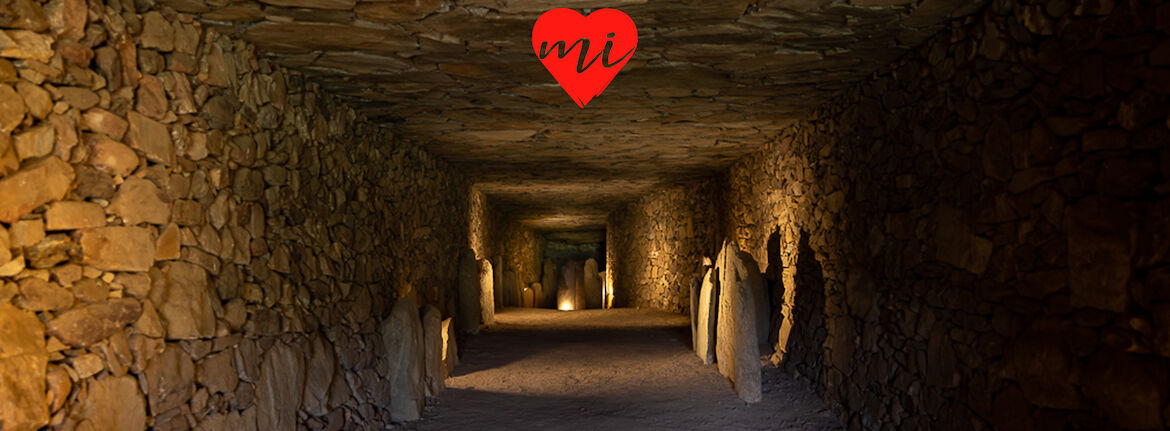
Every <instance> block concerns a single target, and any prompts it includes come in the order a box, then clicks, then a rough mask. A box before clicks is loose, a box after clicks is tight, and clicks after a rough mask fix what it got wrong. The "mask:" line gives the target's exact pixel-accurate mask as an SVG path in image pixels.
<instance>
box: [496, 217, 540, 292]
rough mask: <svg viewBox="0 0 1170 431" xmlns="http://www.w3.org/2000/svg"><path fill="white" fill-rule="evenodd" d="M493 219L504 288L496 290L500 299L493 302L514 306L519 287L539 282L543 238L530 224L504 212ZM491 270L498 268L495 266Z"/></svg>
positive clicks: (497, 269)
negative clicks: (501, 300) (500, 258)
mask: <svg viewBox="0 0 1170 431" xmlns="http://www.w3.org/2000/svg"><path fill="white" fill-rule="evenodd" d="M494 223H495V224H494V227H495V228H496V230H495V232H496V233H497V236H496V244H497V245H498V247H499V253H500V254H499V256H501V257H502V258H503V260H502V266H503V269H502V271H503V272H504V274H503V276H502V279H503V280H504V282H503V287H504V291H502V292H499V293H498V294H499V295H500V296H501V297H502V298H503V302H502V303H499V304H496V305H497V306H504V307H518V306H520V295H521V293H522V292H521V289H523V288H524V287H527V286H529V285H530V284H531V283H539V282H540V276H541V271H542V270H543V268H542V264H543V261H542V260H541V259H542V257H543V256H544V238H543V237H542V236H541V235H540V234H539V233H538V232H537V231H536V230H534V229H532V228H531V227H528V226H525V225H524V224H523V223H521V222H519V221H516V220H513V219H510V218H508V215H507V214H503V213H499V214H496V217H495V221H494ZM492 270H493V271H501V269H499V268H492ZM509 274H510V275H509Z"/></svg>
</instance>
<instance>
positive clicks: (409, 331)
mask: <svg viewBox="0 0 1170 431" xmlns="http://www.w3.org/2000/svg"><path fill="white" fill-rule="evenodd" d="M381 332H382V344H383V346H384V348H385V349H386V352H385V353H384V354H383V355H382V358H381V362H382V363H383V364H384V365H382V366H380V367H379V372H380V373H381V374H382V375H383V376H384V377H385V378H387V379H388V380H389V382H388V384H389V386H390V390H389V396H390V401H389V409H390V417H391V418H392V419H393V420H394V421H395V422H406V421H412V420H416V419H418V418H419V417H421V415H422V409H423V404H425V403H426V390H425V381H424V378H425V377H426V369H425V363H426V362H425V361H426V356H425V353H424V351H423V349H424V345H423V328H422V322H421V321H420V320H419V315H418V304H417V300H416V299H415V297H414V295H413V294H411V295H408V296H406V297H405V298H402V299H399V300H398V301H397V302H395V303H394V308H393V309H391V310H390V317H388V318H387V319H386V320H385V321H383V322H382V324H381Z"/></svg>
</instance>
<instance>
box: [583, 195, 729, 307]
mask: <svg viewBox="0 0 1170 431" xmlns="http://www.w3.org/2000/svg"><path fill="white" fill-rule="evenodd" d="M715 193H716V187H715V183H714V182H713V181H701V182H694V183H687V184H681V185H671V186H665V187H661V188H659V189H657V190H655V191H653V192H651V193H649V194H647V195H645V196H643V197H641V198H639V199H638V200H637V201H634V202H631V203H628V204H625V205H623V206H622V207H621V208H619V209H617V210H615V211H614V212H613V213H611V214H610V215H609V219H608V223H607V227H606V246H607V247H608V248H609V250H607V251H606V253H607V256H608V257H607V259H606V262H607V270H608V271H612V274H607V277H612V278H611V279H612V280H613V286H614V287H613V290H614V293H613V294H614V306H615V307H647V308H655V309H659V310H667V311H676V312H683V313H686V312H689V310H690V288H691V283H693V282H695V281H697V280H699V279H700V278H701V277H702V275H703V257H704V256H706V257H710V258H712V259H714V257H715V252H716V251H717V250H718V247H719V239H718V237H717V229H718V223H717V222H716V221H715V216H716V206H715V203H716V202H717V199H715V197H714V195H715Z"/></svg>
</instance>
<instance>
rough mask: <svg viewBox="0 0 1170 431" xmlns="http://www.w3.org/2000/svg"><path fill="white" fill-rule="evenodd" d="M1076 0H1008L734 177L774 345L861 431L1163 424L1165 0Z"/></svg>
mask: <svg viewBox="0 0 1170 431" xmlns="http://www.w3.org/2000/svg"><path fill="white" fill-rule="evenodd" d="M1075 3H1077V5H1076V6H1075V8H1074V7H1068V8H1053V7H1048V8H1045V7H1044V6H1043V5H1026V4H1020V3H1017V2H995V3H993V4H992V5H991V6H990V7H989V8H988V9H987V10H986V11H984V12H983V13H981V14H979V15H977V16H974V17H972V18H970V19H966V20H963V21H962V22H956V23H953V25H952V26H950V27H949V28H948V29H946V30H944V31H943V32H942V33H941V34H939V35H937V36H936V37H934V38H932V39H931V40H929V41H928V42H927V43H926V44H925V45H924V46H922V47H921V48H920V49H918V50H916V51H914V52H912V53H911V54H910V55H908V56H907V57H906V58H904V59H902V60H900V61H898V62H895V63H894V64H892V65H890V67H888V68H886V69H884V70H883V71H882V72H881V73H879V74H877V75H876V76H874V77H873V78H872V79H870V80H868V81H867V82H865V83H863V84H861V85H859V86H856V87H855V88H852V89H849V90H847V91H844V92H843V93H842V94H841V95H840V96H838V97H836V98H834V99H833V100H832V101H831V102H829V103H828V104H826V105H825V106H824V107H823V108H822V109H820V110H818V111H817V112H816V113H815V114H813V115H812V116H811V117H810V119H808V120H806V121H802V122H799V123H797V124H795V125H793V126H791V127H790V128H788V129H786V130H785V131H784V132H783V133H781V134H780V135H779V136H777V137H776V138H775V139H774V140H773V141H772V142H770V143H769V144H768V145H767V147H766V148H765V149H764V150H763V151H761V152H759V153H757V154H755V155H752V156H748V157H745V158H743V159H741V160H740V161H739V162H738V163H736V164H735V166H733V167H732V168H731V169H730V170H729V171H728V172H727V174H726V175H725V178H724V180H723V182H724V183H725V185H726V191H725V194H724V196H725V200H724V201H723V203H722V204H721V207H722V208H723V212H724V215H723V217H722V219H723V220H724V225H723V227H722V230H723V231H725V232H728V233H729V234H730V235H732V237H733V238H734V239H735V240H736V241H737V242H738V243H739V245H740V247H741V248H742V249H744V250H748V251H749V252H751V253H752V254H753V255H754V256H755V257H756V259H758V260H760V261H761V265H764V266H770V265H776V262H768V263H765V262H767V259H769V258H772V259H774V257H773V254H778V256H779V258H780V259H781V260H782V262H779V264H780V266H781V268H779V269H780V272H781V273H783V274H785V275H784V276H782V277H781V278H782V280H783V287H784V289H786V290H787V292H786V296H785V298H786V299H787V300H788V301H790V303H791V304H793V308H794V309H793V310H792V311H789V312H790V313H791V315H793V316H794V317H795V318H794V319H792V320H791V323H792V325H794V326H792V327H791V328H790V329H789V331H788V334H784V331H783V330H782V331H781V336H780V337H779V338H781V340H780V345H779V346H778V347H779V350H780V351H781V352H782V353H780V354H778V355H777V356H776V357H775V359H776V360H778V361H781V362H782V363H783V365H784V366H785V368H786V369H789V370H792V371H793V372H795V373H796V374H798V375H800V376H802V377H804V378H806V379H809V380H810V381H811V382H813V383H814V384H815V386H816V387H817V389H818V390H820V391H823V394H824V397H825V399H826V400H827V401H828V402H829V404H830V407H831V408H832V409H833V410H834V411H835V412H836V413H837V415H838V416H839V417H841V418H842V420H843V421H844V422H845V423H846V425H847V426H848V427H849V428H850V429H881V428H885V427H895V428H905V429H925V428H934V429H951V430H965V429H985V428H986V427H989V426H994V427H995V428H996V429H1004V430H1008V429H1011V430H1017V429H1018V430H1027V429H1034V427H1039V426H1041V425H1044V426H1046V427H1050V428H1065V427H1070V428H1079V429H1100V428H1108V427H1113V426H1116V427H1120V428H1125V429H1145V428H1162V427H1165V426H1168V425H1170V422H1168V421H1170V414H1167V413H1168V412H1170V409H1167V406H1168V402H1170V400H1168V398H1167V388H1168V387H1170V384H1168V383H1167V377H1166V376H1167V366H1168V365H1170V344H1168V341H1167V340H1170V332H1168V331H1170V314H1167V313H1166V311H1165V310H1167V309H1168V308H1167V307H1170V292H1168V291H1167V290H1166V286H1167V285H1168V284H1167V280H1168V278H1167V274H1170V273H1168V272H1167V271H1168V269H1167V268H1168V266H1167V259H1168V256H1170V250H1167V248H1166V244H1167V242H1166V240H1165V235H1164V232H1165V226H1166V225H1167V224H1168V223H1170V211H1168V208H1170V206H1168V205H1170V200H1168V199H1167V197H1166V195H1167V193H1168V191H1170V189H1168V188H1167V187H1168V182H1167V181H1168V179H1170V149H1168V148H1167V144H1166V143H1167V141H1168V138H1170V130H1168V129H1167V125H1166V114H1167V106H1168V105H1167V102H1168V97H1167V94H1168V93H1170V85H1168V84H1170V80H1168V79H1166V76H1167V75H1166V73H1167V70H1166V68H1165V67H1166V65H1168V64H1170V57H1167V55H1166V53H1167V52H1170V51H1166V44H1165V42H1164V40H1165V36H1164V34H1162V33H1163V32H1164V31H1165V29H1166V28H1167V26H1170V20H1165V19H1162V18H1157V19H1155V18H1156V17H1163V16H1170V15H1168V14H1170V9H1167V6H1162V7H1161V8H1159V9H1158V13H1157V14H1155V13H1151V11H1149V10H1145V9H1143V8H1144V7H1145V6H1143V5H1144V4H1145V3H1143V2H1129V1H1118V2H1116V3H1114V2H1075ZM1049 6H1051V5H1049ZM1159 40H1160V41H1162V42H1161V43H1155V42H1156V41H1159ZM1139 79H1145V80H1146V81H1144V82H1143V81H1140V80H1139ZM774 233H778V234H779V237H780V238H782V239H781V241H779V246H778V247H774V248H776V249H778V250H779V253H769V252H768V244H767V242H768V238H769V237H770V236H772V235H773V234H774ZM808 289H820V290H821V291H819V292H807V290H808ZM818 301H823V303H820V304H818ZM822 320H823V325H822V324H820V323H819V322H821V321H822ZM818 326H820V327H818ZM781 329H784V326H783V325H781ZM785 351H786V352H787V355H785V354H784V353H783V352H785ZM1107 423H1108V424H1109V425H1108V426H1107V425H1106V424H1107Z"/></svg>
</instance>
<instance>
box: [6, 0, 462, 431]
mask: <svg viewBox="0 0 1170 431" xmlns="http://www.w3.org/2000/svg"><path fill="white" fill-rule="evenodd" d="M151 4H152V3H151V2H130V1H111V2H108V3H105V2H101V1H90V2H88V3H87V2H86V1H84V0H52V1H49V2H45V3H41V2H38V1H36V0H14V1H11V2H6V3H4V4H3V5H0V346H3V347H2V348H0V388H2V389H0V428H3V429H5V430H27V429H38V428H40V427H42V426H46V425H48V426H51V427H54V428H58V427H59V428H67V429H72V428H75V427H81V428H85V427H87V426H88V427H89V428H88V429H102V430H105V429H142V428H143V427H144V426H150V427H154V428H155V429H187V428H191V427H195V428H201V429H296V428H298V427H304V428H308V429H325V428H329V429H339V428H345V429H356V428H380V427H382V426H383V425H382V424H385V423H388V422H390V421H391V420H392V419H393V418H391V417H390V415H389V413H388V400H389V399H390V395H389V394H390V391H391V388H390V385H389V383H388V380H387V379H386V373H387V371H386V370H387V368H388V367H387V365H388V364H383V363H382V362H383V361H384V360H383V359H382V357H383V356H385V354H384V353H385V348H386V346H384V345H383V344H384V343H383V340H382V338H383V337H382V334H380V333H379V329H378V328H379V326H380V325H379V322H380V321H382V319H383V318H384V317H385V316H386V314H387V313H388V312H389V310H390V308H391V306H392V305H393V304H394V302H395V300H396V298H397V297H399V295H401V294H403V293H405V292H406V291H407V290H413V291H414V292H416V293H417V294H418V296H419V297H420V298H421V299H422V301H423V303H429V304H433V305H435V306H437V307H439V308H440V309H441V310H442V311H443V314H444V315H446V316H450V315H451V314H452V313H453V311H454V309H453V306H454V303H455V301H454V293H453V292H454V291H453V289H454V286H455V274H456V271H455V268H456V262H457V259H458V256H459V253H460V251H462V250H463V249H466V248H467V246H468V231H469V227H468V226H469V223H468V216H467V214H468V205H469V203H468V198H467V197H468V193H469V190H468V187H467V185H466V183H465V182H464V180H463V179H462V178H461V177H460V176H459V175H457V174H454V173H453V170H452V169H451V168H449V167H448V166H447V165H446V164H445V163H443V162H441V161H439V160H436V159H435V158H433V157H431V156H430V155H428V154H427V153H425V152H424V151H422V150H420V149H418V148H417V147H415V146H412V145H409V144H406V143H402V142H399V141H397V140H396V139H395V138H394V137H393V136H392V134H390V133H388V132H387V131H386V130H384V129H381V128H378V127H375V126H373V125H372V124H370V123H368V122H366V121H365V120H364V119H363V118H361V117H359V116H357V115H355V113H354V112H353V111H352V110H350V109H348V108H346V107H345V106H344V105H342V104H340V103H338V102H337V101H336V100H333V99H331V98H329V97H326V96H324V95H323V93H322V92H321V91H320V90H319V89H318V88H317V87H316V86H315V85H313V84H311V83H310V82H309V81H308V80H307V79H306V77H304V76H302V75H299V74H296V73H292V72H290V71H288V70H285V69H283V68H280V67H276V66H274V65H272V64H270V63H269V62H268V61H266V60H264V59H263V58H259V57H257V55H256V54H255V53H254V50H253V48H252V47H251V46H250V45H248V44H246V43H243V42H240V41H235V40H232V39H230V38H228V37H227V36H224V35H221V34H217V33H216V32H215V31H213V30H210V29H209V28H208V27H207V26H205V25H203V24H201V23H200V22H199V21H197V20H194V19H193V18H192V17H191V16H188V15H184V14H181V13H176V12H175V11H173V10H171V9H169V8H166V7H158V8H153V7H150V6H149V5H151Z"/></svg>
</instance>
